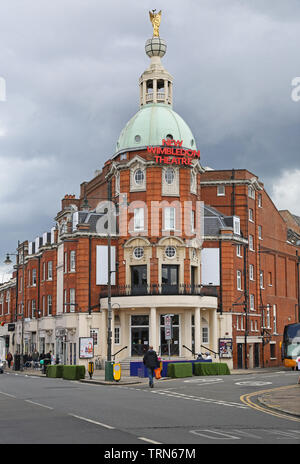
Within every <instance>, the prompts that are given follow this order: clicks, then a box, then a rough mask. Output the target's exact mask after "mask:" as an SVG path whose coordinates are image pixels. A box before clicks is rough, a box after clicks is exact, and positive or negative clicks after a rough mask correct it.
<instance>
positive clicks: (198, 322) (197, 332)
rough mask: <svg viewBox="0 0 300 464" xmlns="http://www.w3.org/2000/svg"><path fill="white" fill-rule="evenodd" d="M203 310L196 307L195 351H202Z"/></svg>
mask: <svg viewBox="0 0 300 464" xmlns="http://www.w3.org/2000/svg"><path fill="white" fill-rule="evenodd" d="M200 345H201V311H200V308H195V353H200V351H201V346H200Z"/></svg>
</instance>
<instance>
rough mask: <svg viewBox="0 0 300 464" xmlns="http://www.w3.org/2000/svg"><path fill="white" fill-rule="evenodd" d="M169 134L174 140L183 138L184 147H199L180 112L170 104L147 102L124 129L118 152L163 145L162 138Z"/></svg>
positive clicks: (118, 144) (117, 148) (117, 147)
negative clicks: (174, 109)
mask: <svg viewBox="0 0 300 464" xmlns="http://www.w3.org/2000/svg"><path fill="white" fill-rule="evenodd" d="M167 136H172V138H173V139H174V140H183V144H182V147H183V148H188V149H192V150H196V149H197V148H196V142H195V139H194V136H193V134H192V132H191V130H190V128H189V126H188V125H187V124H186V122H185V121H184V120H183V119H182V118H181V116H179V114H177V113H176V112H175V111H173V110H172V108H171V107H170V105H166V104H163V103H161V104H160V103H153V104H147V105H145V106H143V107H142V108H141V109H140V111H138V112H137V113H136V114H135V115H134V116H133V117H132V118H131V119H130V121H129V122H128V123H127V124H126V126H125V127H124V129H123V130H122V132H121V134H120V137H119V140H118V142H117V146H116V152H117V153H118V152H121V151H124V150H126V149H136V148H137V149H139V148H140V149H141V148H144V147H147V146H157V145H161V144H162V140H163V139H166V137H167Z"/></svg>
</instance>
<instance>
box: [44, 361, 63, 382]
mask: <svg viewBox="0 0 300 464" xmlns="http://www.w3.org/2000/svg"><path fill="white" fill-rule="evenodd" d="M63 368H64V366H63V365H62V364H58V365H55V366H47V371H46V376H47V377H50V378H52V379H60V378H62V376H63Z"/></svg>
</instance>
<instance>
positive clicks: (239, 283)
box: [236, 271, 242, 290]
mask: <svg viewBox="0 0 300 464" xmlns="http://www.w3.org/2000/svg"><path fill="white" fill-rule="evenodd" d="M236 281H237V289H238V290H242V273H241V271H237V272H236Z"/></svg>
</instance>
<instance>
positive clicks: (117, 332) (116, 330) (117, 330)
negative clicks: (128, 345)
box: [115, 327, 120, 345]
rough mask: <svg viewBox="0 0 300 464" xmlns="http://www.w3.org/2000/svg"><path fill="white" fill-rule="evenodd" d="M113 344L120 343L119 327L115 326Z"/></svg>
mask: <svg viewBox="0 0 300 464" xmlns="http://www.w3.org/2000/svg"><path fill="white" fill-rule="evenodd" d="M115 345H120V327H115Z"/></svg>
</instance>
